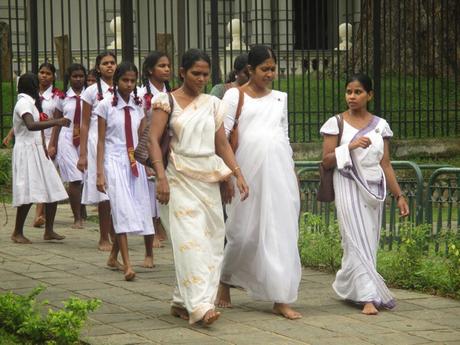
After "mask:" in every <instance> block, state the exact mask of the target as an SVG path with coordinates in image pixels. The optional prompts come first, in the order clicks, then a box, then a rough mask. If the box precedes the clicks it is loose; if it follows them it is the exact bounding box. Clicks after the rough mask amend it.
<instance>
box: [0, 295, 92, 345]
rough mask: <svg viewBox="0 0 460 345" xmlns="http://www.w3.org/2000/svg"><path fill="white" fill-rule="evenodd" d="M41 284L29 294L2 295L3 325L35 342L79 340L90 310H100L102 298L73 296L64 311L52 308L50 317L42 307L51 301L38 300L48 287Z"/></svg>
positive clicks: (58, 344)
mask: <svg viewBox="0 0 460 345" xmlns="http://www.w3.org/2000/svg"><path fill="white" fill-rule="evenodd" d="M44 289H45V288H44V287H43V286H38V287H36V288H34V289H33V290H32V292H31V293H29V294H28V295H26V296H21V295H17V294H14V293H12V292H8V293H6V294H3V295H0V327H1V328H3V329H4V330H6V331H7V332H9V333H11V334H17V335H18V336H19V337H21V338H22V339H23V340H24V341H28V342H31V343H32V344H46V345H68V344H76V343H78V337H79V334H80V331H81V329H82V327H83V325H84V323H85V321H86V319H87V317H88V313H89V312H91V311H94V310H96V309H97V308H98V307H99V306H100V304H101V301H100V300H97V299H92V300H88V301H84V300H81V299H79V298H76V297H70V298H69V299H68V300H66V301H64V308H63V309H60V310H52V309H48V313H47V314H46V316H42V314H41V313H40V307H42V306H44V305H46V304H47V303H48V302H47V301H44V302H41V303H38V302H36V297H37V296H38V295H39V294H40V293H41V292H42V291H43V290H44Z"/></svg>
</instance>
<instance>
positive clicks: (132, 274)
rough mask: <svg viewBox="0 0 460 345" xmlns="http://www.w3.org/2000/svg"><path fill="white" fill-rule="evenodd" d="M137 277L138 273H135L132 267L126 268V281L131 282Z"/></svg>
mask: <svg viewBox="0 0 460 345" xmlns="http://www.w3.org/2000/svg"><path fill="white" fill-rule="evenodd" d="M135 277H136V272H134V271H133V269H132V268H131V266H128V267H126V268H125V280H126V281H128V282H129V281H131V280H133V279H134V278H135Z"/></svg>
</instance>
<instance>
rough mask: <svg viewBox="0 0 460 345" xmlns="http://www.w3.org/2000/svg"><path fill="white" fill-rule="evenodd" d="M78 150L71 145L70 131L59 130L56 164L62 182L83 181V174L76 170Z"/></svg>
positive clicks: (71, 136)
mask: <svg viewBox="0 0 460 345" xmlns="http://www.w3.org/2000/svg"><path fill="white" fill-rule="evenodd" d="M79 155H80V148H79V147H75V146H74V144H73V133H72V131H65V130H64V129H62V130H61V133H60V134H59V142H58V151H57V155H56V162H57V164H58V166H59V171H60V173H61V178H62V181H63V182H75V181H82V180H83V173H82V172H81V171H80V170H78V169H77V162H78V157H79Z"/></svg>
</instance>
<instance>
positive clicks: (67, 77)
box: [64, 63, 86, 92]
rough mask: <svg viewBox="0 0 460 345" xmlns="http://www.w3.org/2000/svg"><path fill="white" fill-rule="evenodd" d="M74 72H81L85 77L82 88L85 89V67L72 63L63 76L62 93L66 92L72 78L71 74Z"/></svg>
mask: <svg viewBox="0 0 460 345" xmlns="http://www.w3.org/2000/svg"><path fill="white" fill-rule="evenodd" d="M75 71H83V74H84V76H85V83H84V86H85V87H86V69H85V67H83V65H82V64H79V63H73V64H71V65H70V66H69V67H68V68H67V71H66V72H65V74H64V92H66V91H67V88H68V86H69V81H70V77H71V76H72V73H73V72H75Z"/></svg>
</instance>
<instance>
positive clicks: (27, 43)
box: [23, 0, 38, 72]
mask: <svg viewBox="0 0 460 345" xmlns="http://www.w3.org/2000/svg"><path fill="white" fill-rule="evenodd" d="M35 1H36V0H35ZM23 6H24V14H25V13H27V11H28V8H27V0H24V1H23ZM35 8H36V6H35ZM36 21H37V23H38V19H36ZM29 38H30V37H29V32H28V24H27V20H24V40H25V42H24V43H25V44H24V48H25V55H26V71H28V70H29ZM37 52H38V49H37ZM35 66H36V67H35V68H38V54H37V63H36V64H35ZM37 72H38V70H37Z"/></svg>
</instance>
